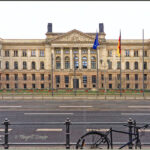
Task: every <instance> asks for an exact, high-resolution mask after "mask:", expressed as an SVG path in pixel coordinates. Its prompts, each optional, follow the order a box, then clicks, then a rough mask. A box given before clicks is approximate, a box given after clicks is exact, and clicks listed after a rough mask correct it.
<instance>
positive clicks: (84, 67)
mask: <svg viewBox="0 0 150 150" xmlns="http://www.w3.org/2000/svg"><path fill="white" fill-rule="evenodd" d="M82 68H83V69H87V58H86V57H82Z"/></svg>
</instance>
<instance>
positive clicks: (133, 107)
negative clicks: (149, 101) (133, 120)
mask: <svg viewBox="0 0 150 150" xmlns="http://www.w3.org/2000/svg"><path fill="white" fill-rule="evenodd" d="M128 107H129V108H150V106H128Z"/></svg>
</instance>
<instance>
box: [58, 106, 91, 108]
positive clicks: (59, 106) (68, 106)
mask: <svg viewBox="0 0 150 150" xmlns="http://www.w3.org/2000/svg"><path fill="white" fill-rule="evenodd" d="M59 107H61V108H64V107H66V108H92V107H93V106H59Z"/></svg>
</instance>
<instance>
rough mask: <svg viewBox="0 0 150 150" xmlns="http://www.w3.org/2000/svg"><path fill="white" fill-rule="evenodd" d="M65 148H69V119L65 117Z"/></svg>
mask: <svg viewBox="0 0 150 150" xmlns="http://www.w3.org/2000/svg"><path fill="white" fill-rule="evenodd" d="M65 124H66V149H70V119H69V118H67V119H66V122H65Z"/></svg>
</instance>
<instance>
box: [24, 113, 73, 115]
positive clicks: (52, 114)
mask: <svg viewBox="0 0 150 150" xmlns="http://www.w3.org/2000/svg"><path fill="white" fill-rule="evenodd" d="M73 114H74V113H24V115H73Z"/></svg>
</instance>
